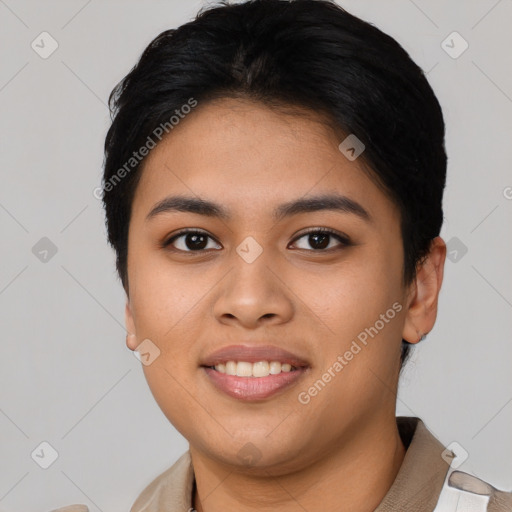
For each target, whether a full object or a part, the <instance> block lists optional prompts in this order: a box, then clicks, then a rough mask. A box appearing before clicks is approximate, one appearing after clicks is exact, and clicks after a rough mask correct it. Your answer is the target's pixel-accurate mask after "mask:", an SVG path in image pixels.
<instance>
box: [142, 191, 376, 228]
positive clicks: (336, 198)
mask: <svg viewBox="0 0 512 512" xmlns="http://www.w3.org/2000/svg"><path fill="white" fill-rule="evenodd" d="M322 210H332V211H338V212H341V213H349V214H353V215H356V216H358V217H360V218H361V219H363V220H365V221H367V222H372V220H373V219H372V216H371V215H370V214H369V213H368V211H367V210H366V209H365V208H364V207H363V206H362V205H361V204H359V203H358V202H357V201H354V200H353V199H350V198H349V197H347V196H343V195H338V194H324V195H319V196H314V197H308V198H300V199H296V200H293V201H289V202H287V203H283V204H281V205H279V206H278V207H277V208H275V209H274V211H273V215H272V216H273V219H274V221H279V220H282V219H283V218H285V217H291V216H292V215H297V214H300V213H311V212H317V211H322ZM168 212H188V213H195V214H198V215H205V216H207V217H216V218H219V219H223V220H230V219H231V215H230V213H229V211H228V210H227V209H226V208H225V207H224V206H222V205H220V204H217V203H214V202H212V201H208V200H206V199H201V198H197V197H187V196H169V197H166V198H165V199H163V200H162V201H159V202H158V203H157V204H156V205H155V206H154V207H153V208H152V209H151V211H150V212H149V213H148V215H147V216H146V221H148V220H150V219H152V218H154V217H156V216H157V215H160V214H162V213H168Z"/></svg>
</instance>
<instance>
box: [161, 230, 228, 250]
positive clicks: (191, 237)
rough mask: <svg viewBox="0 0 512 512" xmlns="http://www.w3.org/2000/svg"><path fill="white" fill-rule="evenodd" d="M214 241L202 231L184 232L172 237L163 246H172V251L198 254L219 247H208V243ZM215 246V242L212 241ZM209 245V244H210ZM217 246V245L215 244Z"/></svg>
mask: <svg viewBox="0 0 512 512" xmlns="http://www.w3.org/2000/svg"><path fill="white" fill-rule="evenodd" d="M210 240H211V241H214V240H213V238H212V237H211V236H210V235H208V234H207V233H205V232H203V231H197V230H185V231H181V232H180V233H178V234H176V235H174V236H172V237H171V238H170V239H169V240H167V241H166V242H165V243H164V244H163V246H164V247H167V248H168V247H169V246H173V249H175V250H177V251H183V252H198V251H204V250H207V249H217V248H220V246H219V247H211V246H209V241H210ZM214 243H215V244H217V242H215V241H214ZM210 245H211V244H210ZM217 245H219V244H217Z"/></svg>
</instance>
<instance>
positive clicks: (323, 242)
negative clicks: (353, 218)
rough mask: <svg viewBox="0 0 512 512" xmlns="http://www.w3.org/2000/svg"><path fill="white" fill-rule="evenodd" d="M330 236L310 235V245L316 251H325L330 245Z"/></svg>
mask: <svg viewBox="0 0 512 512" xmlns="http://www.w3.org/2000/svg"><path fill="white" fill-rule="evenodd" d="M329 236H330V235H326V234H321V233H314V234H312V235H309V243H310V244H311V246H312V247H313V248H314V249H325V247H327V246H328V245H329Z"/></svg>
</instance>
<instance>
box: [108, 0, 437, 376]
mask: <svg viewBox="0 0 512 512" xmlns="http://www.w3.org/2000/svg"><path fill="white" fill-rule="evenodd" d="M215 98H243V99H248V100H254V101H257V102H260V103H262V104H265V105H268V106H270V107H271V108H275V109H277V108H280V107H283V108H286V107H292V108H293V107H299V108H306V109H309V110H311V111H314V112H315V113H316V114H317V115H318V116H321V117H323V118H325V119H327V120H328V122H330V123H331V124H332V126H335V127H337V128H338V129H339V132H340V133H344V134H346V135H349V134H354V135H355V136H356V137H357V138H358V139H359V140H360V141H362V143H363V144H364V145H365V150H364V152H363V153H362V155H361V156H360V157H359V158H360V159H361V160H360V161H361V163H362V164H363V167H364V168H365V172H368V174H369V176H370V177H371V178H372V179H373V180H374V181H375V182H376V183H377V184H378V185H379V186H380V187H381V189H382V190H383V191H384V192H385V193H386V194H387V195H388V196H389V197H390V198H391V199H392V200H393V202H394V203H395V204H396V205H397V206H398V207H399V210H400V214H401V233H402V240H403V250H404V269H403V282H404V284H410V283H411V282H412V280H413V279H414V277H415V276H416V269H417V265H418V264H420V263H421V262H422V261H423V259H424V257H425V256H426V255H427V253H428V252H429V248H430V243H431V241H432V239H433V238H435V237H436V236H438V235H439V233H440V230H441V226H442V223H443V209H442V198H443V190H444V187H445V181H446V163H447V157H446V152H445V147H444V136H445V126H444V120H443V114H442V110H441V107H440V105H439V102H438V100H437V98H436V96H435V94H434V92H433V90H432V88H431V87H430V85H429V83H428V81H427V79H426V76H425V74H424V73H423V71H422V70H421V68H420V67H419V66H418V65H416V64H415V63H414V62H413V60H412V59H411V58H410V56H409V55H408V53H407V52H406V51H405V50H404V48H402V46H400V44H399V43H398V42H397V41H396V40H395V39H393V38H392V37H390V36H389V35H387V34H385V33H383V32H382V31H381V30H379V29H378V28H376V27H375V26H373V25H372V24H370V23H368V22H365V21H363V20H361V19H359V18H357V17H356V16H354V15H352V14H350V13H348V12H347V11H346V10H344V9H343V8H342V7H340V6H338V5H337V4H336V3H335V2H334V1H329V0H291V1H289V0H249V1H246V2H243V3H236V4H230V3H229V1H227V0H226V1H221V2H220V3H218V4H217V5H212V6H209V7H207V8H203V9H202V10H200V11H199V13H198V14H197V16H196V17H195V19H193V20H192V21H190V22H188V23H185V24H183V25H182V26H180V27H178V28H176V29H170V30H166V31H164V32H162V33H161V34H160V35H158V36H157V37H156V38H155V39H154V40H153V41H152V42H151V43H150V44H149V45H148V46H147V48H146V49H145V50H144V51H143V53H142V56H141V57H140V59H139V61H138V63H137V64H136V65H135V66H134V67H133V68H132V70H131V71H130V72H129V73H128V75H127V76H126V77H125V78H123V79H122V80H121V81H120V82H119V83H118V84H117V85H116V86H115V88H114V89H113V90H112V92H111V94H110V97H109V106H110V111H111V117H112V124H111V126H110V128H109V130H108V133H107V135H106V139H105V160H104V175H103V183H102V199H103V203H104V207H105V212H106V225H107V233H108V240H109V243H110V244H111V245H112V247H113V248H114V249H115V252H116V257H117V260H116V268H117V272H118V274H119V277H120V279H121V282H122V284H123V287H124V289H125V291H126V293H127V294H128V290H129V288H128V276H127V248H128V226H129V222H130V214H131V205H132V200H133V197H134V193H135V189H136V187H137V183H138V181H139V179H140V175H141V172H142V165H141V164H142V163H143V162H144V159H142V158H141V157H140V156H139V154H138V153H137V158H134V155H135V153H134V152H136V150H138V149H139V148H143V147H144V146H146V147H148V146H149V140H151V141H153V145H154V144H155V142H156V141H154V139H155V133H160V132H162V133H163V131H162V127H163V128H164V129H165V131H166V133H170V132H171V130H172V128H173V121H172V118H174V119H178V117H177V115H178V116H179V117H183V115H182V113H186V112H187V111H190V110H191V107H190V105H197V104H198V103H199V104H205V103H206V102H208V101H210V100H213V99H215ZM185 105H187V108H188V110H186V109H185V108H184V106H185ZM155 130H156V132H155ZM157 138H158V139H160V137H157ZM340 142H341V140H340ZM409 349H410V344H409V343H408V342H407V341H406V340H402V354H401V363H402V366H403V364H404V362H405V360H406V359H407V357H408V353H409Z"/></svg>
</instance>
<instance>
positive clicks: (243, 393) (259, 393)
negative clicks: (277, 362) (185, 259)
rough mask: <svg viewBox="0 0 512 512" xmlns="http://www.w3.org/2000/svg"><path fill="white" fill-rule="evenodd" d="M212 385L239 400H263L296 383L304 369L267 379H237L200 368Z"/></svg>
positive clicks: (206, 368)
mask: <svg viewBox="0 0 512 512" xmlns="http://www.w3.org/2000/svg"><path fill="white" fill-rule="evenodd" d="M202 368H203V370H204V371H205V372H206V374H207V375H208V377H209V378H210V380H211V382H212V383H213V385H214V386H215V387H216V388H217V389H219V390H220V391H222V392H224V393H226V394H227V395H229V396H231V397H233V398H238V399H239V400H263V399H265V398H269V397H271V396H273V395H275V394H276V393H278V392H280V391H282V390H283V389H286V388H288V387H290V386H292V385H293V384H295V383H296V382H297V380H299V379H300V378H301V377H302V376H303V375H304V373H305V371H306V368H298V369H297V370H294V371H290V372H281V373H278V374H277V375H268V376H267V377H237V376H236V375H228V374H226V373H221V372H218V371H217V370H214V369H213V368H209V367H205V366H203V367H202Z"/></svg>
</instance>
